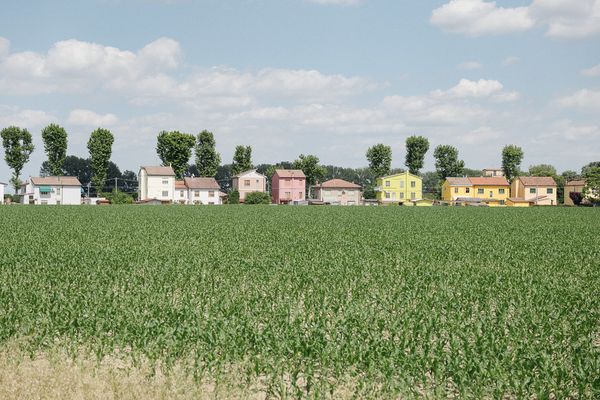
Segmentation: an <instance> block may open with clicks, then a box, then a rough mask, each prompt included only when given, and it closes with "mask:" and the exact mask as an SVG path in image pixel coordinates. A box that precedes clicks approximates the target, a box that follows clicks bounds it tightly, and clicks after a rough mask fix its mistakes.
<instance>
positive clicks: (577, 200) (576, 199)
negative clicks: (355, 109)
mask: <svg viewBox="0 0 600 400" xmlns="http://www.w3.org/2000/svg"><path fill="white" fill-rule="evenodd" d="M569 197H570V198H571V200H572V201H573V204H575V205H576V206H578V205H580V204H581V201H582V200H583V194H582V193H579V192H569Z"/></svg>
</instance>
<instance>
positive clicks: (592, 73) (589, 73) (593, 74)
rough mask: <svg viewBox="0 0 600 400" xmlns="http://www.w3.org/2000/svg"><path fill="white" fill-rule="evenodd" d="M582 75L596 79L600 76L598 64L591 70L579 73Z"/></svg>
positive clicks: (599, 65)
mask: <svg viewBox="0 0 600 400" xmlns="http://www.w3.org/2000/svg"><path fill="white" fill-rule="evenodd" d="M581 74H582V75H585V76H591V77H596V76H600V64H598V65H596V66H593V67H591V68H587V69H584V70H583V71H581Z"/></svg>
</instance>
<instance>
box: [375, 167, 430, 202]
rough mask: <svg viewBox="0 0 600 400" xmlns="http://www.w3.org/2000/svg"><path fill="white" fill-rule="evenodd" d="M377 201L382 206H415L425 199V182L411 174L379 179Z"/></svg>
mask: <svg viewBox="0 0 600 400" xmlns="http://www.w3.org/2000/svg"><path fill="white" fill-rule="evenodd" d="M375 190H376V192H377V196H376V197H377V200H378V202H379V203H382V204H386V203H388V204H392V203H396V204H399V203H403V204H413V202H415V201H417V200H421V199H422V198H423V181H422V179H421V177H420V176H417V175H413V174H411V173H409V172H402V173H399V174H394V175H388V176H383V177H381V178H377V187H376V188H375Z"/></svg>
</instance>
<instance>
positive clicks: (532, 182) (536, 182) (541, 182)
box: [519, 176, 556, 186]
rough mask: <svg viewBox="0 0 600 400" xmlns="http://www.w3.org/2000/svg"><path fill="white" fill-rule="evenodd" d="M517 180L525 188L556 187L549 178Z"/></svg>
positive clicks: (527, 177)
mask: <svg viewBox="0 0 600 400" xmlns="http://www.w3.org/2000/svg"><path fill="white" fill-rule="evenodd" d="M519 180H520V181H521V182H523V185H525V186H556V182H555V181H554V179H553V178H552V177H551V176H520V177H519Z"/></svg>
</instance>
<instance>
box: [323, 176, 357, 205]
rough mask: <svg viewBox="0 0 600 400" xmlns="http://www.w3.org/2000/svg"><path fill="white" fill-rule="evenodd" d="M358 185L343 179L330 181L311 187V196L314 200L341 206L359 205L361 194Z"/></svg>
mask: <svg viewBox="0 0 600 400" xmlns="http://www.w3.org/2000/svg"><path fill="white" fill-rule="evenodd" d="M360 189H361V187H360V185H357V184H356V183H352V182H348V181H345V180H343V179H331V180H328V181H326V182H323V183H321V184H317V185H315V186H313V195H314V198H315V199H316V200H319V201H322V202H325V203H330V204H339V205H342V206H354V205H358V204H360V203H361V200H362V192H361V190H360Z"/></svg>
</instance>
